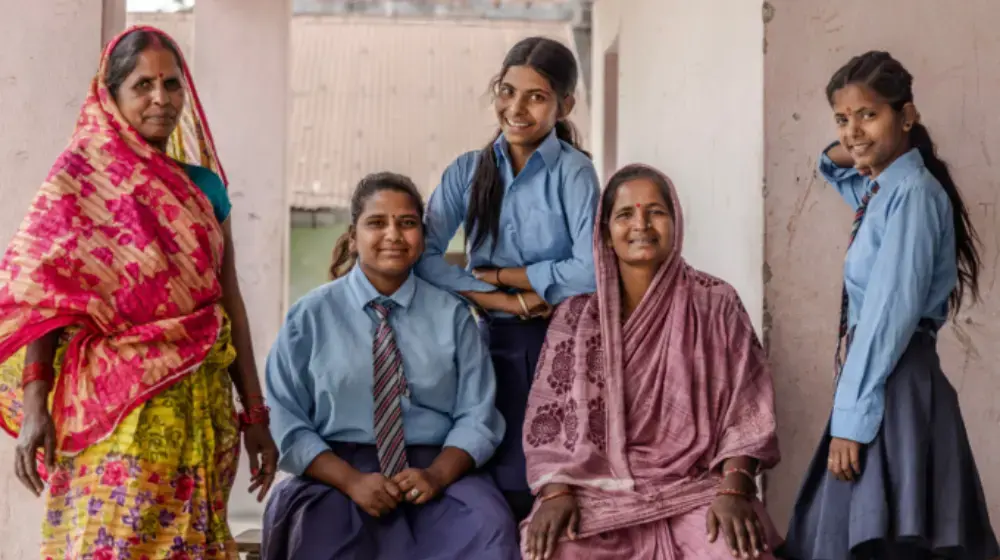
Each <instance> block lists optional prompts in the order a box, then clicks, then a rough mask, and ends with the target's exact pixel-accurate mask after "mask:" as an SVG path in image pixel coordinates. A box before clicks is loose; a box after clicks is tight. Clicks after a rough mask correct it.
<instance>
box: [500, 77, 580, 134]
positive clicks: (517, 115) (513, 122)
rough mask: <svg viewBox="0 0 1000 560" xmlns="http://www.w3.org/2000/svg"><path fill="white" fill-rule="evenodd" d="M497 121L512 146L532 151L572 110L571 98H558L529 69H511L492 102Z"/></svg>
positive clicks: (544, 79)
mask: <svg viewBox="0 0 1000 560" xmlns="http://www.w3.org/2000/svg"><path fill="white" fill-rule="evenodd" d="M493 107H494V109H495V110H496V114H497V121H498V122H499V124H500V130H501V131H503V135H504V138H505V139H506V140H507V142H508V143H509V144H510V145H511V146H517V147H521V148H535V147H537V146H538V145H539V144H541V143H542V141H543V140H544V139H545V137H546V136H547V135H548V134H549V132H551V131H552V127H554V126H555V125H556V121H558V120H559V119H560V118H561V117H565V116H566V115H567V114H568V113H569V110H570V109H571V108H572V98H567V99H564V100H563V105H562V106H560V99H559V98H558V95H557V94H556V92H555V91H553V89H552V85H551V84H550V83H549V81H548V80H547V79H546V78H545V77H544V76H542V75H541V74H539V73H538V71H537V70H535V69H534V68H532V67H530V66H511V67H510V68H509V69H507V72H506V73H504V75H503V79H502V80H500V83H499V85H498V86H497V91H496V97H495V98H494V101H493Z"/></svg>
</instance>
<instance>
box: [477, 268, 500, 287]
mask: <svg viewBox="0 0 1000 560" xmlns="http://www.w3.org/2000/svg"><path fill="white" fill-rule="evenodd" d="M501 270H503V269H502V268H474V269H472V275H473V276H475V277H476V280H479V281H480V282H486V283H487V284H489V285H491V286H496V287H497V288H499V287H502V286H504V283H503V282H501V281H500V271H501Z"/></svg>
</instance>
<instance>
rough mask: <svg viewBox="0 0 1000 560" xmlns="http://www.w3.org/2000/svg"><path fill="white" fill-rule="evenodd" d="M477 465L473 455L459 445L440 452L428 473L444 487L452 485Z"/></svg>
mask: <svg viewBox="0 0 1000 560" xmlns="http://www.w3.org/2000/svg"><path fill="white" fill-rule="evenodd" d="M475 465H476V463H475V461H473V460H472V456H471V455H469V454H468V453H467V452H465V451H464V450H462V449H459V448H457V447H445V448H444V449H442V450H441V453H439V454H438V456H437V458H436V459H434V462H433V463H431V466H430V467H428V468H427V473H428V474H429V475H430V476H431V477H432V478H433V479H434V480H436V481H437V482H438V483H439V484H441V486H442V487H447V486H451V484H453V483H454V482H455V481H456V480H458V479H460V478H462V475H464V474H465V473H467V472H469V470H470V469H472V467H474V466H475Z"/></svg>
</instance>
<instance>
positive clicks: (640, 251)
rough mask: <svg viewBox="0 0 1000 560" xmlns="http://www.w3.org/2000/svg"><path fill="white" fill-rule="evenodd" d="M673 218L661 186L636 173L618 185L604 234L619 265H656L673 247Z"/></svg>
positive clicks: (638, 266)
mask: <svg viewBox="0 0 1000 560" xmlns="http://www.w3.org/2000/svg"><path fill="white" fill-rule="evenodd" d="M673 230H674V219H673V215H672V212H671V210H670V202H669V201H668V200H667V199H666V198H664V192H663V189H662V188H661V187H660V186H659V185H657V184H656V183H655V182H654V181H653V180H651V179H649V178H646V177H639V178H636V179H632V180H630V181H626V182H625V183H622V184H621V186H619V187H618V192H617V193H616V195H615V200H614V204H613V206H612V208H611V212H610V214H609V216H608V223H607V229H606V232H605V236H606V237H607V240H608V241H609V242H610V245H611V247H612V248H613V249H614V251H615V254H616V255H617V256H618V260H619V264H620V265H627V266H629V267H632V268H640V267H641V268H652V269H656V268H658V267H659V266H660V265H661V264H663V263H664V262H665V261H666V260H667V259H668V258H669V257H670V253H671V251H672V250H673V242H674V239H673Z"/></svg>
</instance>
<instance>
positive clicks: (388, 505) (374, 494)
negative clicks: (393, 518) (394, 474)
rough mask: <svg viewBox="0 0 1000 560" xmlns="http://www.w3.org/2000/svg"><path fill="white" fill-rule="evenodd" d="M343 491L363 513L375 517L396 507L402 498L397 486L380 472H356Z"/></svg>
mask: <svg viewBox="0 0 1000 560" xmlns="http://www.w3.org/2000/svg"><path fill="white" fill-rule="evenodd" d="M345 493H346V494H347V497H349V498H350V499H351V501H353V502H354V503H356V504H358V507H360V508H361V509H362V510H364V511H365V513H367V514H368V515H370V516H372V517H375V518H378V517H382V516H383V515H385V514H387V513H389V512H390V511H392V510H394V509H396V506H398V505H399V502H400V500H401V499H402V498H403V493H402V492H401V491H400V490H399V486H397V485H396V483H395V482H393V481H391V480H389V479H388V478H386V477H385V476H383V475H382V473H370V474H362V473H360V472H359V473H357V475H356V476H354V477H353V479H352V480H351V481H350V482H349V483H348V484H347V485H346V489H345Z"/></svg>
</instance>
